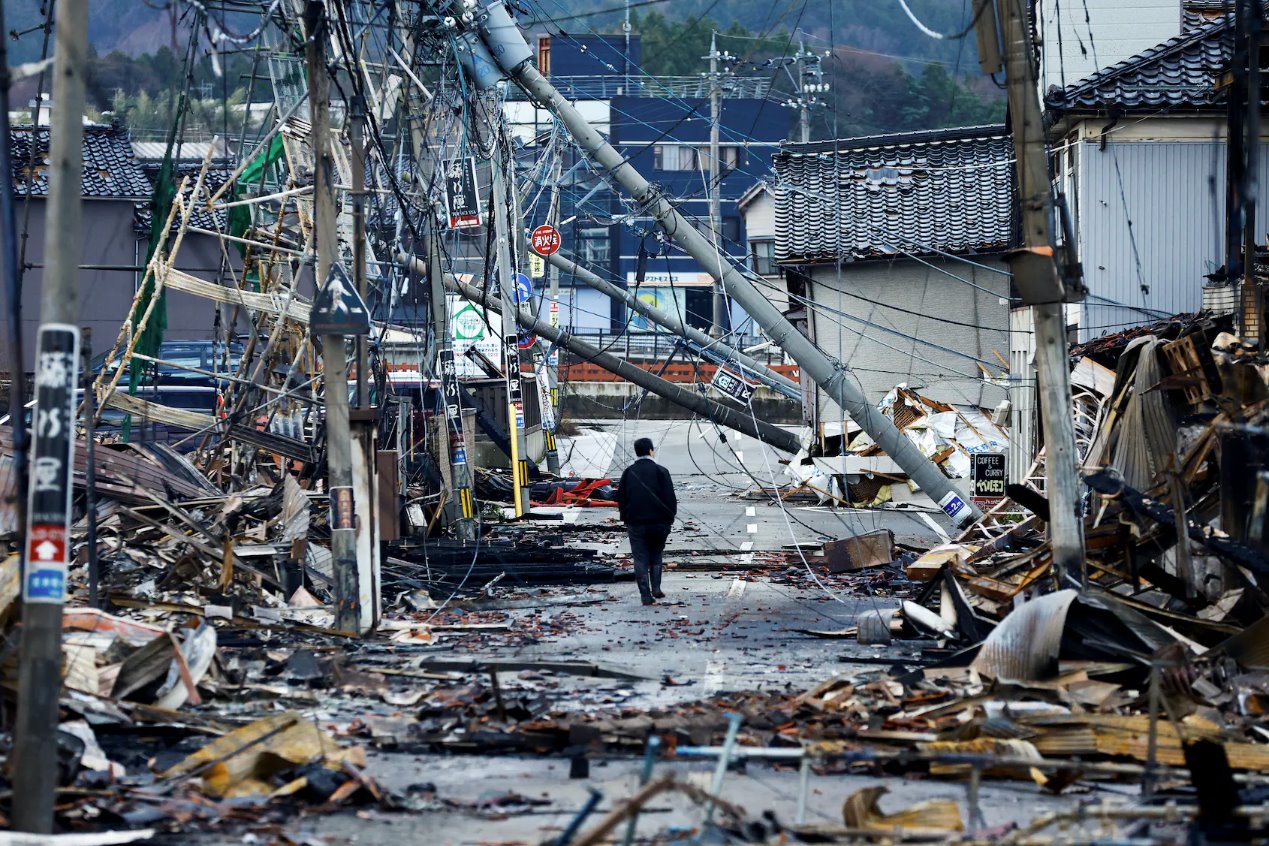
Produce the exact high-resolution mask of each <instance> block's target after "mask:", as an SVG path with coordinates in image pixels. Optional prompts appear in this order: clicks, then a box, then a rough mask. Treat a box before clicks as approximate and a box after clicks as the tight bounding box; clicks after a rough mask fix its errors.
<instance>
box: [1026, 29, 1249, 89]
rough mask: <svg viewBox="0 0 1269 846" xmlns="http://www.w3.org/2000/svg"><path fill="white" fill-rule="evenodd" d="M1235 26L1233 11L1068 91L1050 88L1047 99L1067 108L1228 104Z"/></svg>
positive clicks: (1088, 79)
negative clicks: (1226, 78) (1226, 80)
mask: <svg viewBox="0 0 1269 846" xmlns="http://www.w3.org/2000/svg"><path fill="white" fill-rule="evenodd" d="M1187 23H1189V21H1187ZM1195 23H1197V22H1195ZM1232 26H1233V17H1232V16H1231V15H1226V16H1224V17H1221V18H1217V19H1216V20H1213V21H1210V22H1208V23H1198V25H1196V26H1194V28H1193V29H1190V30H1188V31H1186V32H1184V33H1183V34H1181V35H1179V36H1177V37H1176V38H1170V39H1168V40H1167V41H1165V42H1163V43H1162V44H1160V45H1158V46H1157V47H1153V48H1151V49H1149V50H1147V51H1145V52H1144V53H1139V54H1138V55H1136V56H1133V57H1132V58H1130V59H1125V60H1124V61H1122V62H1119V63H1117V64H1114V65H1111V66H1110V67H1108V68H1103V69H1102V70H1099V71H1097V72H1096V73H1094V74H1093V75H1092V76H1090V77H1088V78H1087V79H1084V80H1081V81H1080V82H1077V83H1075V84H1073V85H1069V86H1067V87H1066V88H1065V89H1059V88H1057V87H1056V86H1054V87H1053V88H1050V89H1049V92H1048V94H1047V95H1046V96H1045V103H1046V105H1047V106H1048V107H1049V108H1050V109H1058V110H1063V111H1071V110H1081V109H1098V110H1100V109H1151V110H1157V109H1163V108H1177V109H1203V108H1211V107H1214V106H1223V104H1224V102H1225V92H1224V90H1222V89H1221V88H1220V86H1219V83H1220V80H1221V77H1222V75H1223V74H1224V73H1225V72H1226V71H1227V70H1228V68H1229V61H1230V54H1231V46H1230V40H1231V39H1230V27H1232Z"/></svg>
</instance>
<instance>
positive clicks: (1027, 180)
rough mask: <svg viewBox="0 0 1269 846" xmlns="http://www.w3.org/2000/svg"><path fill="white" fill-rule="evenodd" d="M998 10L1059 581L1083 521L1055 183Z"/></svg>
mask: <svg viewBox="0 0 1269 846" xmlns="http://www.w3.org/2000/svg"><path fill="white" fill-rule="evenodd" d="M1001 5H1002V7H1003V9H1002V11H1003V17H1004V20H1003V22H1002V23H1003V27H1002V34H1003V36H1004V38H1003V40H1004V51H1005V73H1006V81H1007V83H1008V98H1009V115H1010V121H1011V124H1012V126H1013V140H1014V151H1015V157H1016V159H1017V161H1018V165H1017V174H1018V197H1019V200H1020V202H1021V205H1022V241H1023V247H1022V249H1020V250H1018V251H1016V252H1015V253H1013V255H1012V256H1011V257H1010V260H1009V265H1010V269H1011V270H1012V271H1013V276H1014V281H1015V283H1016V284H1017V286H1018V289H1019V291H1020V292H1021V294H1022V297H1023V300H1024V301H1025V302H1027V303H1028V304H1030V305H1031V307H1032V312H1033V315H1034V319H1035V343H1036V379H1037V381H1038V383H1039V389H1040V405H1041V413H1042V416H1043V423H1044V442H1045V462H1044V464H1045V478H1046V482H1045V494H1046V496H1048V499H1049V510H1050V512H1051V520H1050V522H1049V525H1048V530H1049V545H1050V547H1051V548H1052V550H1053V568H1054V575H1055V577H1056V579H1057V581H1058V583H1059V584H1060V585H1063V586H1068V585H1072V584H1074V585H1076V586H1079V585H1082V584H1083V583H1084V579H1085V565H1084V520H1083V518H1082V516H1081V515H1080V513H1079V508H1080V491H1081V484H1080V477H1079V473H1078V471H1077V468H1076V454H1075V423H1074V420H1073V418H1072V416H1071V373H1070V359H1069V354H1068V345H1067V340H1066V318H1065V309H1064V307H1063V299H1064V298H1065V296H1067V294H1068V293H1070V294H1072V295H1073V294H1074V293H1075V292H1074V291H1072V292H1067V291H1066V290H1065V288H1064V286H1063V283H1062V279H1061V277H1060V276H1059V275H1058V269H1057V264H1056V262H1055V261H1054V258H1053V255H1054V253H1053V233H1052V230H1051V227H1050V220H1049V216H1050V212H1051V210H1052V197H1053V185H1052V182H1051V181H1050V179H1049V164H1048V156H1047V152H1046V149H1045V143H1044V124H1043V113H1042V112H1041V109H1040V99H1039V95H1038V94H1037V90H1038V89H1037V88H1036V78H1035V68H1034V66H1033V65H1032V55H1031V38H1030V27H1029V25H1028V23H1027V13H1026V10H1025V8H1024V5H1023V2H1022V0H1006V2H1004V3H1002V4H1001Z"/></svg>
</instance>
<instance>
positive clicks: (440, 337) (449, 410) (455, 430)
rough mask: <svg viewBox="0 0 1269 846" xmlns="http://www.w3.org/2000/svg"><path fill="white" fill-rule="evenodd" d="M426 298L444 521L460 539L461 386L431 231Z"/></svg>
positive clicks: (466, 512)
mask: <svg viewBox="0 0 1269 846" xmlns="http://www.w3.org/2000/svg"><path fill="white" fill-rule="evenodd" d="M428 253H429V257H428V259H429V260H428V267H427V270H428V273H427V277H428V283H429V291H430V296H429V297H428V301H429V303H430V305H431V309H432V333H433V337H434V338H435V339H436V363H437V364H436V369H437V371H438V373H439V374H440V377H441V390H442V391H443V393H444V394H445V432H444V436H443V437H441V438H440V444H439V449H440V453H441V454H440V455H439V456H438V460H439V461H440V462H442V463H443V462H445V461H448V462H449V472H450V491H449V499H448V500H447V501H446V503H445V510H446V516H447V522H448V523H449V525H451V526H453V527H454V534H455V536H456V537H457V538H458V539H459V540H461V541H464V542H465V541H473V540H475V539H476V533H477V526H476V509H475V504H474V501H473V500H472V495H471V467H470V465H468V463H467V445H466V441H464V440H463V400H462V396H463V388H462V385H461V384H460V383H459V381H458V365H457V363H456V362H455V360H454V340H453V338H451V337H450V333H449V304H448V301H447V299H446V297H445V283H444V281H443V279H444V274H445V270H444V268H443V267H442V266H441V237H440V233H439V232H436V231H435V223H434V224H433V232H432V233H431V237H430V238H428Z"/></svg>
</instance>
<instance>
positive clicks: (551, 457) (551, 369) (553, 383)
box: [546, 2, 630, 476]
mask: <svg viewBox="0 0 1269 846" xmlns="http://www.w3.org/2000/svg"><path fill="white" fill-rule="evenodd" d="M629 16H630V4H629V2H627V3H626V66H627V74H628V73H629V65H630V20H629ZM627 81H628V78H627ZM561 146H562V145H561ZM557 149H558V148H557ZM563 172H564V151H563V149H558V152H557V153H556V158H555V168H554V173H553V174H552V177H551V204H550V210H549V211H548V212H547V215H546V222H547V223H549V224H550V225H551V226H554V227H555V228H556V229H557V230H558V229H559V226H560V179H561V176H562V174H563ZM552 255H554V253H552ZM547 258H548V259H549V258H550V256H548V257H547ZM546 273H547V280H548V281H547V286H548V287H547V290H548V293H549V295H550V306H549V311H548V317H549V318H550V321H551V327H552V328H554V329H558V328H560V269H559V267H558V266H556V265H554V264H552V265H551V266H550V267H549V268H547V271H546ZM546 379H547V385H548V390H549V394H548V396H549V401H550V404H551V414H552V416H553V417H554V419H555V423H556V426H557V427H558V425H559V419H560V388H559V384H560V354H559V351H558V350H552V351H550V352H549V354H548V355H547V358H546ZM547 437H548V439H549V441H548V444H547V447H548V448H547V452H546V469H547V470H549V471H550V472H552V473H554V474H555V475H557V476H558V475H559V473H560V453H559V447H558V445H557V444H556V443H555V433H554V432H548V433H547Z"/></svg>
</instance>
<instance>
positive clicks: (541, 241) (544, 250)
mask: <svg viewBox="0 0 1269 846" xmlns="http://www.w3.org/2000/svg"><path fill="white" fill-rule="evenodd" d="M561 243H562V242H561V241H560V230H558V229H556V228H555V227H554V226H550V225H549V224H547V225H542V226H539V227H538V228H537V229H534V230H533V233H532V234H531V235H530V236H529V246H530V247H532V248H533V252H535V253H537V254H538V255H540V256H549V255H550V254H551V253H553V252H555V251H557V250H558V249H559V248H560V244H561Z"/></svg>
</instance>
